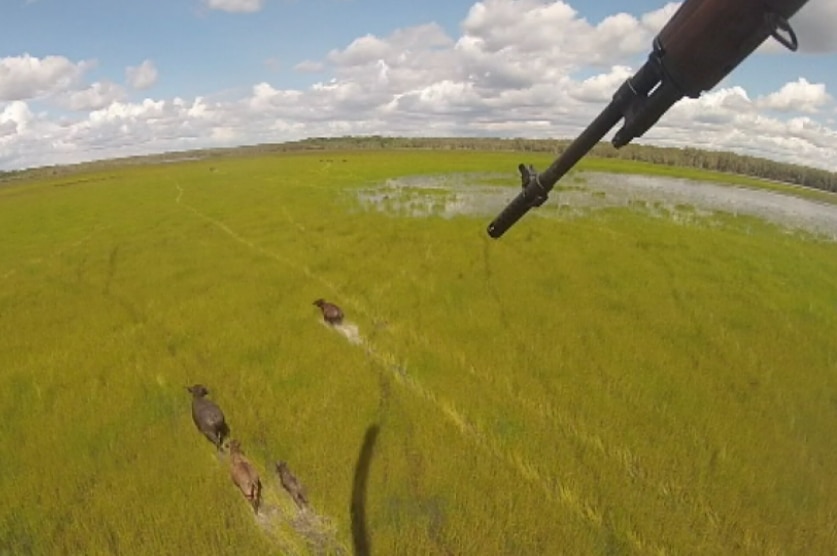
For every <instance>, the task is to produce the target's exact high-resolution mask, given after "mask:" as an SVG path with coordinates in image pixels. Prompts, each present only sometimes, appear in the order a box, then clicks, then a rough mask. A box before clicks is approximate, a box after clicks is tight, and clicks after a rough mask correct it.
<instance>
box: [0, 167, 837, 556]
mask: <svg viewBox="0 0 837 556" xmlns="http://www.w3.org/2000/svg"><path fill="white" fill-rule="evenodd" d="M519 158H520V155H516V154H509V153H506V154H496V153H494V154H491V153H458V152H413V151H399V152H377V153H375V152H340V153H331V152H326V153H308V154H283V155H278V156H273V157H262V158H241V159H225V160H215V161H213V160H206V161H195V162H190V163H183V164H177V165H174V164H171V165H160V166H153V167H152V166H149V167H136V166H135V167H131V168H126V169H124V170H119V169H117V170H109V171H108V172H107V173H104V174H91V175H87V176H82V177H79V176H74V177H73V178H72V180H70V179H67V178H65V179H63V181H62V180H57V179H56V180H52V181H43V182H39V183H31V184H24V185H19V186H15V187H13V188H6V189H0V234H2V237H3V243H2V248H0V380H1V381H2V384H3V388H2V389H0V418H2V423H3V426H2V429H0V431H1V432H0V446H2V458H0V459H2V465H0V499H2V500H3V504H2V505H0V554H15V555H17V554H50V555H52V554H68V555H77V554H155V555H156V554H233V553H235V554H283V553H306V552H308V551H317V550H324V551H325V552H328V553H349V552H351V546H352V537H351V530H352V526H351V512H350V506H351V501H352V490H353V478H354V476H355V466H356V464H357V460H358V457H359V454H360V452H361V446H362V443H363V440H364V434H365V433H366V431H367V429H368V428H369V427H370V426H372V425H375V424H377V425H379V426H380V434H379V435H378V437H377V442H376V443H375V444H374V450H373V452H372V459H371V463H370V466H369V474H368V479H367V485H368V491H367V493H366V517H367V522H366V524H365V525H366V528H367V530H368V533H369V543H370V545H371V550H372V553H373V554H480V555H483V554H560V553H566V554H635V553H636V554H646V553H672V554H723V553H744V554H759V555H761V554H772V553H776V554H782V553H787V554H825V553H828V552H829V551H831V550H833V547H834V546H837V525H835V524H837V478H835V473H834V472H833V470H834V469H837V440H835V436H834V435H833V433H832V430H833V426H834V423H835V420H837V342H835V340H834V338H836V337H837V278H835V277H837V245H835V244H834V243H829V242H824V241H818V240H816V239H815V238H811V237H807V236H802V235H799V234H796V235H789V234H787V233H785V232H784V231H782V230H779V229H777V228H775V227H773V226H770V225H767V224H764V223H760V222H759V221H756V220H754V219H742V218H733V217H731V216H730V217H726V216H722V215H720V216H717V217H714V218H712V219H709V220H705V221H700V220H699V221H696V222H695V223H692V224H688V225H684V224H682V223H675V222H673V221H669V220H666V219H661V218H659V217H653V216H650V215H646V214H644V213H643V212H641V211H637V210H631V209H619V210H616V209H611V210H606V211H599V212H593V213H590V214H589V215H588V216H586V217H582V218H574V219H549V218H535V217H527V218H526V219H524V220H523V221H522V222H520V223H519V224H518V225H517V226H516V227H515V228H513V229H512V230H511V231H510V232H509V233H508V235H507V236H506V237H504V238H503V239H501V240H499V241H496V240H491V239H489V238H488V237H487V236H486V234H485V232H484V229H485V225H486V223H487V220H488V219H487V218H486V217H480V216H474V217H465V216H463V217H457V218H452V219H442V218H404V217H400V218H399V217H394V216H391V215H387V214H384V213H381V212H377V211H370V210H364V209H363V208H362V207H360V205H359V204H358V203H357V201H356V199H355V197H354V195H353V193H352V192H353V190H355V189H358V188H361V187H369V186H370V185H373V184H375V183H379V182H381V181H382V180H384V179H386V178H388V177H394V176H401V175H414V174H424V173H426V174H434V175H438V174H444V173H449V172H457V173H458V172H471V171H486V172H508V174H509V185H510V187H511V186H514V185H515V182H516V179H517V178H516V177H515V175H514V168H515V166H516V164H517V162H518V161H519V160H518V159H519ZM542 158H543V160H540V161H539V160H533V162H535V163H536V164H537V163H538V162H540V164H539V167H544V166H545V165H546V164H548V162H549V160H548V158H545V157H542ZM585 164H586V165H587V166H588V167H589V168H591V169H604V168H603V165H604V166H606V167H607V168H606V169H609V170H616V171H632V170H636V168H637V167H636V166H635V165H631V164H629V163H616V162H612V161H608V162H607V163H602V162H599V161H595V160H592V161H587V162H585ZM690 177H700V176H699V175H695V174H694V173H691V174H690ZM509 193H510V196H511V194H512V193H513V191H512V190H511V189H510V191H509ZM319 297H325V298H327V299H329V300H332V301H335V302H337V303H339V304H340V305H341V306H343V308H344V310H345V312H346V314H347V318H348V320H350V321H351V322H352V323H354V324H356V325H357V326H358V327H359V331H360V335H361V337H362V338H363V342H362V343H361V344H359V345H355V344H352V343H350V342H347V341H346V339H345V338H344V337H343V336H342V335H340V334H339V333H337V331H335V330H331V329H329V328H328V327H326V326H324V325H322V324H321V323H320V322H319V320H318V315H317V309H316V308H315V307H313V306H312V301H313V300H314V299H316V298H319ZM195 382H201V383H203V384H205V385H207V387H208V388H209V389H210V391H211V394H210V397H211V398H212V399H214V400H216V401H217V402H218V403H219V404H220V405H221V407H222V408H223V409H224V411H225V413H226V414H227V418H228V421H229V424H230V427H231V429H232V435H233V436H234V437H235V438H238V439H240V440H241V442H242V444H243V447H244V450H245V452H246V453H247V455H248V457H249V458H250V459H251V460H252V461H253V462H254V464H255V465H256V466H257V468H258V469H259V470H260V472H261V473H262V476H263V481H264V484H265V492H266V498H267V500H266V502H267V506H266V511H265V514H266V515H265V516H264V517H262V518H261V519H254V517H253V514H252V512H251V510H250V509H249V507H248V506H247V504H246V502H245V501H244V500H243V498H242V497H241V495H240V494H239V493H238V492H237V491H236V489H235V488H234V486H233V485H232V483H231V481H230V480H229V478H228V476H227V470H226V459H225V458H224V457H219V456H217V455H216V454H215V452H214V448H213V447H212V445H211V444H210V443H209V442H207V441H206V439H204V438H203V437H202V436H201V435H200V434H199V433H198V432H197V430H196V429H195V427H194V425H193V424H192V422H191V417H190V414H189V403H190V398H189V394H188V393H187V392H186V391H185V389H184V386H185V385H187V384H192V383H195ZM277 459H284V460H286V461H288V463H289V465H290V467H291V469H293V470H294V472H295V473H296V474H297V476H298V477H299V478H300V479H301V480H302V482H303V483H304V484H305V485H306V487H307V489H308V491H309V497H310V499H311V504H312V508H313V511H314V513H315V516H314V517H310V518H308V519H309V525H310V524H311V523H313V525H310V526H308V527H306V526H305V524H304V523H303V524H300V518H299V517H298V516H296V511H295V509H294V506H293V504H292V503H291V502H290V501H289V499H288V497H287V496H285V495H284V493H283V491H282V490H281V487H280V486H279V484H278V481H277V479H276V477H275V475H274V474H273V471H272V467H273V462H274V461H275V460H277Z"/></svg>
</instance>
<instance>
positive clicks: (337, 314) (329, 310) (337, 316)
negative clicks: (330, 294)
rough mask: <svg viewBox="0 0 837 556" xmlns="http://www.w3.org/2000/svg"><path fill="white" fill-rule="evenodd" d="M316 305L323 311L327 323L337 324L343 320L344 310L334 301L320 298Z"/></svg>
mask: <svg viewBox="0 0 837 556" xmlns="http://www.w3.org/2000/svg"><path fill="white" fill-rule="evenodd" d="M314 305H316V306H317V307H319V308H320V310H321V311H322V312H323V320H324V321H326V322H327V323H329V324H331V325H335V324H341V323H342V322H343V311H342V310H341V309H340V307H338V306H337V305H335V304H334V303H329V302H328V301H326V300H325V299H318V300H316V301H315V302H314Z"/></svg>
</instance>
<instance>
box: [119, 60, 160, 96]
mask: <svg viewBox="0 0 837 556" xmlns="http://www.w3.org/2000/svg"><path fill="white" fill-rule="evenodd" d="M125 78H126V79H127V81H128V85H130V86H131V87H133V88H134V89H140V90H142V89H149V88H151V87H152V86H154V84H155V83H157V67H156V66H155V65H154V62H152V61H151V60H143V62H142V63H141V64H140V65H139V66H136V67H134V66H129V67H127V68H125Z"/></svg>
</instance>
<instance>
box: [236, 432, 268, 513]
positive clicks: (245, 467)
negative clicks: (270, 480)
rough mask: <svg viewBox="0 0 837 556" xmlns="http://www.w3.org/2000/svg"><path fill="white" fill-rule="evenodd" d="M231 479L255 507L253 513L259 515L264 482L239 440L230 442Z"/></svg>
mask: <svg viewBox="0 0 837 556" xmlns="http://www.w3.org/2000/svg"><path fill="white" fill-rule="evenodd" d="M230 478H232V481H233V483H235V484H236V486H237V487H238V488H239V490H241V493H242V494H243V495H244V498H246V499H247V501H248V502H250V505H251V506H253V511H254V512H256V514H258V513H259V504H260V503H261V495H262V482H261V480H260V479H259V474H258V472H257V471H256V468H255V467H253V464H251V463H250V461H249V460H248V459H247V458H246V457H244V452H243V451H242V450H241V444H240V443H239V442H238V440H230Z"/></svg>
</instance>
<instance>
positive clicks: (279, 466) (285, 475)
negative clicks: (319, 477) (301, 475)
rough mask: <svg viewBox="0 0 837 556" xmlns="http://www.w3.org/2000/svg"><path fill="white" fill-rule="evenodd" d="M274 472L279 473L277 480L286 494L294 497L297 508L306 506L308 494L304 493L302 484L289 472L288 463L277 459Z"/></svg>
mask: <svg viewBox="0 0 837 556" xmlns="http://www.w3.org/2000/svg"><path fill="white" fill-rule="evenodd" d="M276 473H278V474H279V481H280V482H281V483H282V487H283V488H284V489H285V490H287V491H288V494H290V495H291V498H293V499H294V502H296V505H297V506H299V509H300V510H302V509H305V508H307V507H308V495H306V494H305V487H303V486H302V483H300V482H299V479H297V478H296V477H295V476H294V474H293V473H291V470H290V468H289V467H288V464H287V463H286V462H284V461H277V462H276Z"/></svg>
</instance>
